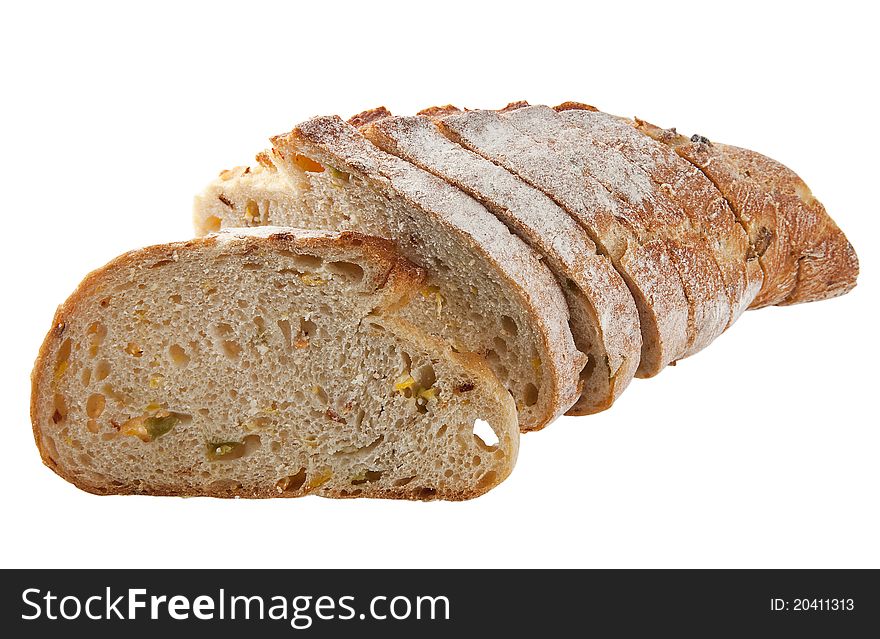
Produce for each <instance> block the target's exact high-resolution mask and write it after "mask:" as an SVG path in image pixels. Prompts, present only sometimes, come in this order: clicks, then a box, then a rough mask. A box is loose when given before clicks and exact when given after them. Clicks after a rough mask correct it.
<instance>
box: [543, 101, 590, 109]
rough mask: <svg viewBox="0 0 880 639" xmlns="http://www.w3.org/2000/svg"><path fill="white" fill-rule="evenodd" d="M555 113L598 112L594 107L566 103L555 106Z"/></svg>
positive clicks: (581, 103)
mask: <svg viewBox="0 0 880 639" xmlns="http://www.w3.org/2000/svg"><path fill="white" fill-rule="evenodd" d="M553 109H554V110H556V111H598V110H599V109H597V108H596V107H594V106H593V105H591V104H585V103H583V102H572V101H566V102H563V103H562V104H557V105H556V106H555V107H553Z"/></svg>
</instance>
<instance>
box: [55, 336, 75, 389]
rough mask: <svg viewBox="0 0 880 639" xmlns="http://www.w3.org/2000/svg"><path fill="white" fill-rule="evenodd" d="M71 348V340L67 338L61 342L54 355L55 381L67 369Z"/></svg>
mask: <svg viewBox="0 0 880 639" xmlns="http://www.w3.org/2000/svg"><path fill="white" fill-rule="evenodd" d="M71 348H72V342H71V341H70V339H69V338H68V339H66V340H64V341H63V342H62V343H61V348H59V349H58V355H56V357H55V381H58V380H59V379H60V378H61V376H62V375H64V372H65V371H66V370H67V366H68V360H69V359H70V349H71Z"/></svg>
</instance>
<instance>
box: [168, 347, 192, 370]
mask: <svg viewBox="0 0 880 639" xmlns="http://www.w3.org/2000/svg"><path fill="white" fill-rule="evenodd" d="M168 354H169V355H170V356H171V361H172V362H174V365H175V366H178V367H180V368H184V367H185V366H186V365H187V364H189V355H187V354H186V350H185V349H184V348H183V346H181V345H180V344H172V345H171V346H169V347H168Z"/></svg>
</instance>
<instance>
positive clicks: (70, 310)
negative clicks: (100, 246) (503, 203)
mask: <svg viewBox="0 0 880 639" xmlns="http://www.w3.org/2000/svg"><path fill="white" fill-rule="evenodd" d="M266 243H268V244H269V247H270V249H271V250H279V251H297V252H301V253H309V252H310V251H314V252H315V253H318V254H321V253H324V252H326V251H327V250H333V249H341V250H345V249H350V248H354V247H357V248H358V249H359V250H360V251H362V252H363V254H364V256H365V259H366V260H368V261H369V262H371V263H372V264H373V265H374V266H376V267H377V274H376V277H375V278H374V279H373V280H372V281H371V282H369V284H370V285H371V287H375V290H377V291H379V290H381V291H382V296H381V299H380V304H379V305H378V306H377V308H376V311H377V312H387V311H391V310H393V309H394V308H396V307H398V306H400V305H401V304H405V303H406V299H407V298H408V297H409V296H411V295H412V294H413V293H414V292H415V291H417V290H418V289H419V287H420V286H421V285H422V283H423V281H424V277H425V273H424V271H423V270H422V269H420V268H418V267H417V266H415V265H414V264H412V263H411V262H409V260H406V259H405V258H403V257H402V256H400V255H399V254H398V253H397V252H396V250H395V248H394V244H393V243H392V242H390V241H389V240H386V239H382V238H377V237H372V236H368V235H364V234H361V233H358V232H353V231H342V232H329V231H328V232H324V231H321V232H315V231H310V230H303V229H291V228H281V227H258V228H253V229H247V230H244V229H229V230H228V231H223V232H221V233H219V234H217V235H209V236H206V237H203V238H198V239H194V240H189V241H186V242H175V243H171V244H160V245H154V246H148V247H145V248H142V249H137V250H133V251H129V252H127V253H124V254H122V255H120V256H118V257H117V258H115V259H113V260H111V261H110V262H109V263H107V264H106V265H104V266H102V267H100V268H98V269H96V270H94V271H92V272H90V273H89V274H88V275H87V276H86V277H85V278H84V279H83V281H82V282H81V283H80V285H79V286H78V287H77V288H76V290H75V291H74V293H73V294H72V295H71V296H70V297H69V298H68V299H67V300H66V301H65V302H64V303H63V304H61V305H60V306H59V307H58V309H57V310H56V312H55V315H54V318H53V321H52V328H51V329H50V330H49V332H48V333H47V335H46V337H45V339H44V340H43V342H42V344H41V346H40V349H39V353H38V355H37V358H36V361H35V363H34V368H33V370H32V373H31V403H30V413H31V423H32V431H33V435H34V441H35V443H36V446H37V449H38V451H39V454H40V457H41V459H42V461H43V464H44V465H45V466H47V467H48V468H49V469H51V470H52V471H53V472H55V473H56V474H57V475H59V476H60V477H61V478H63V479H65V480H66V481H68V482H70V483H71V484H73V485H75V486H76V487H77V488H79V489H81V490H83V491H85V492H89V493H92V494H95V495H134V494H139V495H154V496H179V497H196V496H203V497H221V498H238V497H244V498H292V497H300V496H304V495H306V494H316V495H320V496H324V497H334V498H351V497H355V496H359V497H372V498H384V499H408V500H423V501H431V500H435V499H444V500H451V501H460V500H465V499H471V498H474V497H477V496H479V495H482V494H484V493H485V492H487V491H489V490H491V489H492V488H493V487H495V486H497V485H498V484H499V483H501V482H502V481H503V480H504V479H505V478H506V477H507V476H508V475H509V473H510V471H511V470H512V468H513V466H514V464H515V461H516V456H517V452H518V447H519V443H518V442H519V439H518V436H517V434H518V433H517V428H516V424H517V417H516V408H515V406H514V404H513V401H512V399H511V398H510V396H509V394H508V392H507V390H506V389H505V388H504V386H503V385H502V384H501V382H500V381H499V380H498V379H497V377H496V376H495V374H494V373H493V372H492V370H491V368H490V367H489V366H488V364H487V363H486V362H485V360H484V359H483V358H481V357H479V356H477V355H475V354H471V353H456V352H454V351H453V350H452V349H450V347H449V346H448V345H446V344H444V343H443V342H441V341H440V340H439V339H437V338H435V337H433V336H430V335H427V334H425V333H423V332H421V331H419V330H418V329H416V328H415V327H413V326H412V325H411V324H409V323H408V322H406V321H405V320H403V319H402V318H398V317H393V316H391V315H383V316H381V322H382V324H383V325H385V326H388V327H392V328H393V329H394V331H395V333H396V334H398V335H404V336H406V337H407V338H408V339H410V340H411V341H412V342H414V343H419V344H422V345H424V347H425V349H426V350H428V351H434V352H442V353H444V354H445V356H447V357H448V358H449V359H451V360H453V361H455V362H456V363H457V364H458V365H459V366H460V367H461V368H463V369H465V370H467V371H469V373H470V374H471V375H472V377H473V378H474V380H476V383H479V384H484V385H486V386H487V388H488V390H489V392H490V393H491V394H492V395H493V396H495V397H498V398H500V399H501V401H500V406H501V407H502V410H503V412H504V415H503V417H504V423H505V424H507V425H509V427H508V430H507V432H506V433H504V434H503V435H502V437H504V438H505V446H506V447H507V449H508V450H509V451H510V454H509V456H508V458H507V465H506V467H505V468H504V469H503V472H501V473H498V474H497V476H496V477H495V479H494V481H490V482H486V483H485V484H482V485H479V486H475V487H474V488H473V489H472V490H464V491H449V490H445V491H444V492H443V493H442V494H441V493H437V492H436V491H435V492H430V491H428V492H426V491H425V490H424V489H421V488H412V489H408V488H405V487H403V488H401V489H400V490H394V491H392V490H388V489H381V488H376V487H373V486H371V485H369V484H365V485H363V486H362V487H361V491H362V492H361V493H360V494H358V495H354V494H350V493H347V492H346V491H334V490H326V489H321V488H318V489H314V490H311V491H309V490H305V491H301V492H299V493H297V494H285V493H282V494H279V493H278V491H277V490H274V489H273V488H266V489H265V490H246V489H243V488H242V487H241V486H238V487H235V486H232V485H230V486H229V487H228V488H224V487H216V488H210V487H205V488H203V489H199V490H192V489H188V488H186V487H179V486H175V485H174V484H173V483H169V484H168V485H165V486H163V485H144V484H141V485H123V486H110V485H104V486H101V485H95V484H92V483H89V482H88V481H86V480H84V479H82V478H80V477H78V476H76V475H75V474H73V473H71V472H69V471H68V469H66V468H64V467H63V466H61V465H59V464H58V463H56V462H55V460H54V459H53V458H52V455H51V453H50V451H49V450H48V448H47V446H46V445H45V442H44V441H43V438H42V436H41V428H40V423H41V420H45V418H46V417H47V416H46V415H41V414H40V404H41V401H42V400H43V399H44V397H45V396H46V394H47V393H51V392H53V391H52V390H51V385H50V384H48V383H47V376H51V375H52V357H53V355H54V354H55V353H56V352H57V350H58V348H59V346H60V344H61V342H62V340H63V338H64V335H65V325H66V323H67V321H68V319H69V318H71V317H72V316H74V315H76V314H77V313H78V312H79V309H80V307H81V305H82V304H83V303H84V301H85V300H87V299H88V298H90V297H93V296H94V295H95V294H96V292H97V291H98V290H100V287H101V286H102V284H103V282H104V281H105V280H106V279H107V278H108V277H109V274H111V273H113V272H114V271H118V270H120V269H128V268H130V267H137V266H139V265H145V264H153V263H161V262H163V261H166V260H169V259H174V260H175V261H176V259H177V255H178V252H183V251H189V250H198V249H208V248H216V250H224V251H229V252H233V253H234V254H235V255H246V254H248V253H249V252H250V251H251V250H253V249H254V248H258V247H259V248H263V247H265V246H266ZM377 319H378V318H377Z"/></svg>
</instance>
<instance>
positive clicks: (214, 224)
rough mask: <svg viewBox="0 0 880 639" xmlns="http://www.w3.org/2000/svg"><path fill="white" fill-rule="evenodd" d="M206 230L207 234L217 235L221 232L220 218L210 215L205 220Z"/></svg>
mask: <svg viewBox="0 0 880 639" xmlns="http://www.w3.org/2000/svg"><path fill="white" fill-rule="evenodd" d="M204 229H205V232H206V233H216V232H217V231H219V230H220V218H219V217H217V216H216V215H209V216H208V217H206V218H205V224H204Z"/></svg>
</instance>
